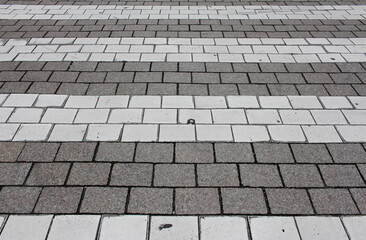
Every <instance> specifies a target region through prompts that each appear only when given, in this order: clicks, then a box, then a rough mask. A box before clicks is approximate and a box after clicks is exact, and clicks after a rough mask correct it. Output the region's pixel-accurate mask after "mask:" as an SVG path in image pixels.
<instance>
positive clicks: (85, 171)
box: [67, 163, 111, 185]
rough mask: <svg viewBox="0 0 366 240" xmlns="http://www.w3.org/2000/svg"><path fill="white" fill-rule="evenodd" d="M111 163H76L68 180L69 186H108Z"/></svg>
mask: <svg viewBox="0 0 366 240" xmlns="http://www.w3.org/2000/svg"><path fill="white" fill-rule="evenodd" d="M110 169H111V164H109V163H75V164H74V165H73V166H72V168H71V172H70V176H69V178H68V180H67V184H68V185H107V183H108V176H109V172H110Z"/></svg>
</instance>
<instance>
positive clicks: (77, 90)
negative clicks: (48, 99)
mask: <svg viewBox="0 0 366 240" xmlns="http://www.w3.org/2000/svg"><path fill="white" fill-rule="evenodd" d="M88 87H89V84H86V83H62V84H61V86H60V87H59V89H58V90H57V94H63V95H85V93H86V91H87V90H88Z"/></svg>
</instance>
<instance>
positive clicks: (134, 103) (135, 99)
mask: <svg viewBox="0 0 366 240" xmlns="http://www.w3.org/2000/svg"><path fill="white" fill-rule="evenodd" d="M160 107H161V97H160V96H132V97H131V99H130V104H129V108H160Z"/></svg>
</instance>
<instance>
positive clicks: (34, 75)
mask: <svg viewBox="0 0 366 240" xmlns="http://www.w3.org/2000/svg"><path fill="white" fill-rule="evenodd" d="M50 75H51V72H47V71H27V72H26V73H25V74H24V76H23V77H22V81H24V82H46V81H47V80H48V78H49V77H50Z"/></svg>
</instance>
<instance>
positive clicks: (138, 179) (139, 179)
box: [110, 163, 153, 186]
mask: <svg viewBox="0 0 366 240" xmlns="http://www.w3.org/2000/svg"><path fill="white" fill-rule="evenodd" d="M152 177H153V165H152V164H144V163H117V164H114V166H113V169H112V175H111V182H110V185H112V186H151V184H152Z"/></svg>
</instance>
